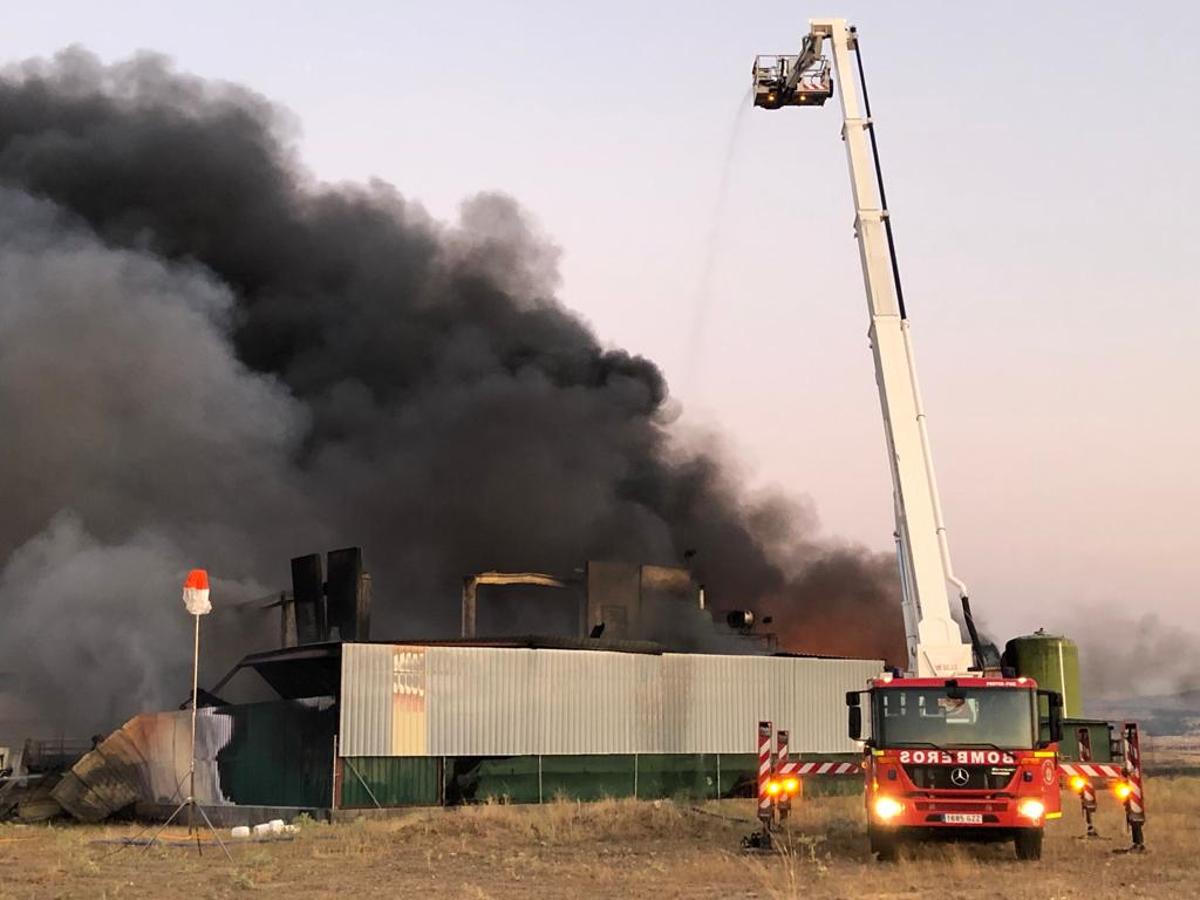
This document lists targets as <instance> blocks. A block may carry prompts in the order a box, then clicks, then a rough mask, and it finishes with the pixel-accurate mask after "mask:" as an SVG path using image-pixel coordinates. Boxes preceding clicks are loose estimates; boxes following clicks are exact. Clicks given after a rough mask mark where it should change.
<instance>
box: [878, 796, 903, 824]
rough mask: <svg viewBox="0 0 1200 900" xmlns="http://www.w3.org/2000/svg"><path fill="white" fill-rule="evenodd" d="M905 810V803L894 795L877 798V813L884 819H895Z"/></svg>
mask: <svg viewBox="0 0 1200 900" xmlns="http://www.w3.org/2000/svg"><path fill="white" fill-rule="evenodd" d="M903 811H904V804H903V803H901V802H900V801H899V800H895V799H893V798H892V797H878V798H876V800H875V815H876V816H878V817H879V818H880V819H882V820H883V821H885V822H886V821H887V820H888V819H894V818H896V816H898V815H900V813H902V812H903Z"/></svg>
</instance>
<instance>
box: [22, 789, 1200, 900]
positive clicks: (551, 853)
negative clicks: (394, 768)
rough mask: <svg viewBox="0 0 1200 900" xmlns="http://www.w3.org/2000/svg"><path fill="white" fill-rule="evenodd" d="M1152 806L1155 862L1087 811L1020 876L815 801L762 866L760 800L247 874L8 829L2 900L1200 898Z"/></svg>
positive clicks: (291, 845) (243, 864)
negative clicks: (1127, 850) (746, 839)
mask: <svg viewBox="0 0 1200 900" xmlns="http://www.w3.org/2000/svg"><path fill="white" fill-rule="evenodd" d="M1147 792H1148V801H1149V806H1148V809H1149V813H1150V819H1149V821H1148V823H1147V830H1146V838H1147V844H1148V846H1149V851H1148V852H1147V853H1145V854H1139V855H1133V854H1121V853H1115V852H1114V850H1116V849H1118V848H1120V847H1123V846H1125V845H1126V843H1127V841H1126V837H1125V835H1124V832H1123V828H1122V819H1121V817H1120V814H1119V811H1118V809H1117V807H1116V803H1115V802H1113V801H1112V800H1111V798H1109V797H1102V807H1103V815H1102V816H1101V818H1100V823H1099V825H1100V829H1101V832H1102V833H1103V835H1105V837H1107V838H1110V840H1101V841H1091V842H1086V843H1085V842H1084V841H1081V840H1078V839H1077V838H1076V837H1075V835H1077V834H1078V833H1079V832H1080V831H1081V830H1082V828H1081V825H1080V820H1079V817H1078V811H1077V809H1076V808H1075V806H1074V804H1072V805H1071V807H1070V808H1069V810H1068V812H1067V813H1066V815H1065V816H1064V819H1063V820H1062V821H1060V822H1057V823H1052V825H1051V828H1050V831H1049V834H1048V837H1047V843H1046V851H1045V858H1044V859H1043V860H1042V861H1041V862H1040V863H1019V862H1017V861H1016V860H1015V859H1014V858H1013V855H1012V848H1011V846H1010V845H996V846H990V847H978V846H970V845H942V846H936V847H924V848H921V849H919V850H918V851H917V852H915V853H913V854H912V855H911V856H909V857H907V858H904V859H902V860H901V861H900V862H899V863H897V864H894V865H886V864H878V863H875V862H873V861H871V860H869V859H868V858H867V853H866V848H865V838H864V834H863V825H862V811H861V807H860V803H861V801H860V799H859V798H858V797H827V798H820V799H814V800H811V801H808V802H807V803H805V804H804V806H803V807H802V809H800V810H798V811H797V812H796V813H795V814H794V816H793V823H794V824H793V829H792V836H793V839H792V843H793V847H792V849H791V850H790V851H787V852H783V851H780V852H772V853H767V854H759V855H754V854H746V853H743V852H742V851H740V850H739V846H738V841H739V838H740V837H741V835H742V834H744V833H746V832H747V831H748V830H749V824H744V823H743V821H738V820H748V819H749V817H750V815H751V813H752V808H751V806H750V804H749V803H748V802H747V801H729V802H724V803H720V804H709V805H707V806H705V807H703V810H704V811H703V812H701V811H698V808H695V807H691V806H689V805H687V804H674V803H669V802H661V803H650V802H635V801H608V802H602V803H595V804H576V803H572V802H560V803H554V804H548V805H545V806H541V807H519V806H503V805H482V806H475V807H467V808H460V809H451V810H414V811H411V812H408V813H405V814H403V815H401V816H400V817H398V818H393V819H386V820H375V821H361V820H360V821H358V822H355V823H352V824H342V825H324V824H317V823H311V824H306V825H305V826H304V827H303V828H302V829H301V831H300V833H299V834H298V835H297V836H296V837H295V838H294V839H293V840H290V841H286V842H278V843H265V844H255V843H240V844H238V845H236V846H235V847H234V848H233V854H234V859H235V862H234V863H233V864H230V863H229V862H228V861H227V860H226V859H225V858H224V856H223V855H222V854H221V852H220V850H219V849H218V848H217V847H216V846H215V845H214V844H211V843H206V844H205V852H204V855H203V857H200V856H198V855H197V853H196V849H195V846H194V845H192V846H191V847H190V848H185V847H182V846H156V847H153V848H150V849H149V850H148V851H146V850H143V849H142V848H140V847H126V848H121V847H120V845H119V844H113V843H109V841H112V840H113V839H115V838H119V837H121V836H124V835H129V834H133V833H134V832H136V831H137V828H136V827H135V826H130V825H121V826H118V825H108V826H102V827H83V826H72V825H62V826H56V827H47V826H26V827H18V826H12V825H8V826H2V825H0V897H3V898H48V897H89V898H93V897H95V898H112V897H167V896H191V897H233V896H244V895H247V894H251V895H253V894H257V895H259V896H266V897H269V896H277V897H287V898H292V897H326V896H365V897H418V896H419V897H468V898H489V897H496V898H516V897H572V898H591V897H598V898H616V897H767V898H774V897H781V898H782V897H971V898H975V897H980V898H982V897H995V898H1021V897H1030V898H1034V897H1036V898H1038V900H1049V898H1058V897H1088V898H1096V897H1118V896H1119V897H1123V898H1129V897H1155V898H1157V897H1196V896H1198V895H1200V831H1198V830H1197V828H1196V824H1195V815H1196V813H1197V811H1198V807H1200V779H1198V778H1159V779H1153V780H1151V781H1150V782H1149V784H1148V785H1147ZM1104 801H1108V802H1104ZM182 836H183V835H182V833H181V832H175V833H174V834H173V835H172V837H174V838H176V839H178V838H180V837H182Z"/></svg>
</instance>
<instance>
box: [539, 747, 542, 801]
mask: <svg viewBox="0 0 1200 900" xmlns="http://www.w3.org/2000/svg"><path fill="white" fill-rule="evenodd" d="M541 802H543V801H542V754H540V753H539V754H538V803H541Z"/></svg>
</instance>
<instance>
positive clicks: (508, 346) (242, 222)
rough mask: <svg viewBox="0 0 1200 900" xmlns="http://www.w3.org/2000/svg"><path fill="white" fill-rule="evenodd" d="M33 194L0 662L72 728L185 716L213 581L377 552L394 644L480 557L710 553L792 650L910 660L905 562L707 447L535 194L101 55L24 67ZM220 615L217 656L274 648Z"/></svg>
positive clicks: (14, 398)
mask: <svg viewBox="0 0 1200 900" xmlns="http://www.w3.org/2000/svg"><path fill="white" fill-rule="evenodd" d="M412 183H413V184H414V185H415V186H417V187H418V188H419V184H420V173H419V172H414V173H412ZM0 190H2V193H0V419H2V421H3V429H2V430H0V449H2V451H3V459H4V468H3V473H2V474H0V479H3V482H2V483H3V484H4V497H5V499H6V503H5V504H4V515H3V516H2V517H0V561H2V562H3V565H4V568H3V573H2V574H0V615H2V616H3V620H2V621H3V628H2V632H0V635H2V636H0V654H2V655H0V659H2V660H3V664H2V665H0V668H5V669H9V670H17V671H19V672H20V673H21V675H22V679H23V682H24V683H25V684H26V685H27V686H29V685H31V684H32V685H34V686H36V687H37V689H38V690H39V691H40V695H41V696H42V697H43V698H44V699H45V700H46V701H47V702H49V703H52V704H57V706H58V708H59V709H60V712H61V717H62V720H63V721H67V722H71V723H73V724H77V725H78V724H80V723H83V722H88V723H89V724H90V723H91V722H93V721H95V722H96V723H97V724H100V725H103V724H111V723H112V721H113V719H114V717H119V716H120V715H122V714H124V713H126V712H129V711H131V710H132V709H134V708H136V707H138V706H144V705H149V704H154V703H161V702H164V701H169V700H172V699H176V698H177V697H178V695H179V692H180V688H181V686H182V685H183V684H185V683H186V674H185V673H186V665H187V651H188V634H187V630H188V628H189V622H188V621H187V620H186V617H185V616H184V615H183V614H182V608H181V607H180V606H179V604H178V600H177V595H178V583H179V577H180V575H181V574H182V572H183V571H184V570H185V569H186V568H188V567H189V566H192V565H205V566H207V567H208V568H209V569H210V570H211V571H213V573H214V574H219V575H220V576H221V578H222V580H221V581H220V582H219V583H218V584H217V585H216V590H217V593H216V596H217V603H218V606H220V605H221V604H222V602H223V603H224V605H225V606H226V607H229V606H231V605H236V603H237V602H239V601H248V600H250V599H251V598H254V597H257V596H259V595H261V594H262V593H265V592H267V591H268V590H270V589H272V588H277V587H278V586H280V585H282V584H284V583H285V581H286V577H287V575H286V573H287V568H286V565H287V559H288V557H289V556H291V555H294V554H296V553H300V552H305V551H309V550H311V549H315V548H320V547H328V546H336V545H345V544H350V543H361V544H362V545H363V546H364V548H365V550H366V554H367V559H368V561H369V563H370V566H371V569H372V572H373V574H374V576H375V588H376V591H375V593H376V609H375V613H374V623H373V627H374V629H375V632H376V633H377V634H378V635H381V636H439V635H440V636H444V635H448V634H451V633H452V632H453V631H454V628H455V627H456V624H457V603H456V596H457V589H458V585H459V578H460V576H461V575H462V574H463V573H465V572H470V571H478V570H481V569H488V568H505V569H514V570H522V569H535V570H548V571H554V572H570V571H571V570H572V569H573V568H574V567H576V566H578V565H580V564H581V563H582V561H583V560H585V559H588V558H599V559H627V560H631V561H642V562H655V563H667V564H677V563H679V562H680V561H681V559H682V554H683V553H684V551H685V549H689V548H691V549H696V550H697V551H698V554H697V556H696V563H697V571H698V573H699V576H700V577H701V579H702V580H703V581H704V582H705V583H706V585H707V587H708V594H709V597H710V598H711V599H712V603H713V605H714V606H726V607H757V608H758V609H760V610H761V611H763V612H767V613H770V614H773V615H774V616H775V618H776V623H777V625H778V627H779V628H780V630H781V632H782V633H783V635H784V636H785V638H786V643H787V644H788V645H789V646H791V647H793V648H795V649H801V650H807V651H816V652H831V653H846V654H867V655H872V656H876V655H884V656H887V657H888V658H890V659H891V660H893V661H898V660H899V659H900V653H901V652H902V634H901V628H900V613H899V606H898V602H897V600H896V597H895V596H894V586H893V585H894V582H895V578H894V575H893V567H892V563H891V562H890V561H889V560H887V559H886V558H883V557H878V556H874V555H871V554H867V553H864V552H861V551H859V550H857V549H854V548H848V547H841V546H837V547H835V546H830V545H827V544H822V543H820V542H818V541H816V540H815V539H814V538H813V537H812V534H813V530H814V529H813V526H812V523H811V520H810V519H809V517H807V516H805V515H802V514H800V513H799V512H798V511H797V510H796V509H795V508H792V507H789V506H788V505H787V504H786V503H783V502H782V501H779V500H777V499H771V498H768V499H765V500H764V499H762V498H756V497H751V496H748V495H747V493H746V492H745V491H744V490H743V488H742V487H741V486H740V484H739V482H738V480H737V478H736V477H735V476H734V475H733V474H731V473H730V471H729V469H728V468H727V467H726V466H724V465H723V464H722V463H721V462H720V461H719V460H718V459H717V458H716V455H715V454H713V453H709V452H705V451H704V450H697V449H689V448H686V447H684V446H682V445H681V444H682V442H681V441H680V440H679V439H678V438H677V437H676V436H674V435H673V433H672V430H671V428H670V427H669V418H670V416H669V415H668V413H667V410H668V409H669V406H668V405H665V401H666V399H667V386H666V383H665V381H664V379H663V376H662V373H661V372H660V371H659V370H658V369H657V368H656V367H655V365H654V364H653V363H652V362H650V361H649V360H647V359H644V358H643V357H640V356H637V355H635V354H632V353H629V352H626V351H624V350H619V349H610V348H606V347H605V346H603V345H602V344H601V343H600V341H599V340H598V339H597V337H596V336H595V335H594V334H593V333H592V331H591V329H590V328H589V327H588V326H587V325H586V324H585V323H584V322H583V321H582V320H581V319H580V318H579V317H577V316H576V315H574V314H572V313H571V312H569V311H568V310H566V309H564V308H563V307H562V306H561V305H560V303H559V302H558V301H557V300H556V299H555V297H554V291H555V289H556V285H557V271H556V263H557V256H558V251H557V250H556V249H555V248H554V247H553V246H552V245H551V244H550V243H549V242H548V241H547V240H546V239H545V238H544V237H543V236H542V235H540V234H539V233H538V232H537V230H536V228H535V227H534V226H533V225H532V224H531V222H530V221H529V219H528V218H527V217H526V216H525V214H524V213H523V212H522V211H521V209H520V208H519V207H518V206H517V204H516V203H515V202H514V201H513V200H511V199H509V198H508V197H506V196H504V195H501V194H496V193H485V194H480V195H478V196H475V197H473V198H472V199H470V200H468V201H466V202H465V203H464V204H463V206H462V210H461V214H460V217H459V220H458V221H457V222H455V223H453V224H446V223H442V222H438V221H434V220H433V219H431V218H430V217H429V216H428V215H427V214H426V213H425V212H424V211H423V210H422V208H421V207H420V206H419V205H417V204H415V203H413V202H412V201H410V200H406V199H405V198H404V197H403V196H402V195H401V194H400V193H399V192H398V191H397V190H396V189H395V188H393V187H392V186H391V185H388V184H385V183H382V182H378V181H374V182H371V183H369V184H366V185H343V184H339V185H330V184H323V183H319V182H317V181H316V180H315V179H314V178H313V177H312V176H311V175H310V174H309V173H307V172H306V171H305V170H304V169H303V168H302V167H301V166H300V165H299V163H298V162H297V159H296V151H295V147H294V143H293V136H292V124H291V120H290V118H289V117H288V115H286V114H285V113H283V112H281V111H280V110H279V109H278V108H276V107H275V106H273V105H272V104H271V103H269V102H268V101H266V100H265V99H263V98H262V97H260V96H258V95H256V94H254V93H252V92H250V91H248V90H246V89H244V88H240V87H237V86H233V85H229V84H223V83H216V82H211V81H203V80H200V79H198V78H194V77H190V76H187V75H183V74H179V73H177V72H175V71H174V70H173V69H172V68H171V66H170V64H169V63H168V61H166V60H165V59H163V58H162V57H159V56H154V55H140V56H137V57H135V58H133V59H131V60H129V61H126V62H122V63H119V64H116V65H111V66H110V65H103V64H101V63H100V62H99V61H98V60H97V59H96V58H95V57H94V56H92V55H90V54H89V53H88V52H86V51H83V50H80V49H71V50H68V51H66V52H64V53H62V54H60V55H59V56H57V57H56V58H54V59H53V60H50V61H44V60H39V61H31V62H27V63H25V64H22V65H19V66H16V67H11V68H9V69H7V70H5V71H4V72H3V76H2V77H0ZM264 616H265V614H264ZM210 618H211V619H212V620H213V622H212V626H211V627H212V628H213V634H214V635H215V637H214V639H213V641H212V642H211V653H212V654H213V656H210V657H209V658H207V659H206V663H205V664H206V667H211V668H212V669H214V670H215V668H216V667H217V664H216V663H214V662H212V659H214V658H216V657H218V656H221V655H222V654H223V655H224V657H225V658H229V657H232V656H236V655H237V654H238V653H240V652H242V651H243V650H245V649H247V645H248V644H253V643H254V642H255V641H263V642H266V641H269V637H270V624H269V623H268V624H265V625H263V626H262V628H263V629H264V631H263V634H262V635H256V634H248V633H247V632H246V628H247V626H246V625H245V623H244V619H239V620H238V623H233V622H230V621H227V624H226V625H224V626H223V625H222V624H221V622H222V620H221V614H217V615H214V616H213V617H210ZM260 618H263V617H260ZM206 627H208V626H206ZM181 658H182V666H181V665H180V662H181Z"/></svg>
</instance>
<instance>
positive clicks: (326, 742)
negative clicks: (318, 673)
mask: <svg viewBox="0 0 1200 900" xmlns="http://www.w3.org/2000/svg"><path fill="white" fill-rule="evenodd" d="M212 715H213V716H214V717H221V718H224V719H226V720H227V728H228V731H229V734H230V738H229V740H228V743H226V744H225V745H224V746H223V747H221V748H220V750H219V751H218V752H217V756H216V762H217V770H218V772H219V775H220V782H221V793H222V794H223V795H224V796H226V797H227V798H229V800H230V801H232V802H233V803H236V804H239V805H242V806H313V807H326V806H329V803H330V800H331V798H332V787H333V736H334V731H335V729H336V727H337V713H336V710H335V709H334V708H333V707H332V705H329V706H326V707H324V708H322V706H320V705H317V704H314V703H311V702H309V701H299V700H282V701H272V702H269V703H253V704H246V705H236V706H228V707H221V708H219V709H217V710H215V711H214V712H213V713H212Z"/></svg>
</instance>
